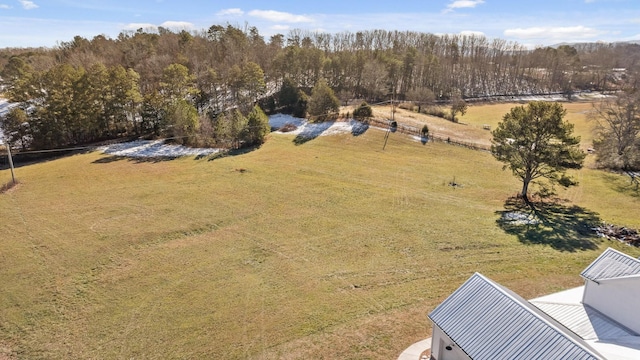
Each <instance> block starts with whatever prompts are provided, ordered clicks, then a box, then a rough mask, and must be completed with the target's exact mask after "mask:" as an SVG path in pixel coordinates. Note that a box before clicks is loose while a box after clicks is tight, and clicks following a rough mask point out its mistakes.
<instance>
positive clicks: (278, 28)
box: [271, 25, 291, 31]
mask: <svg viewBox="0 0 640 360" xmlns="http://www.w3.org/2000/svg"><path fill="white" fill-rule="evenodd" d="M271 29H272V30H276V31H285V30H289V29H291V27H290V26H289V25H273V26H271Z"/></svg>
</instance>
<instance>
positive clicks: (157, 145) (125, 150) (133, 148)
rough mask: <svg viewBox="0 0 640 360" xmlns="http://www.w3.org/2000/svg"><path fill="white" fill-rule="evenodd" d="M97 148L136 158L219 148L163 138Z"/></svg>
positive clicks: (207, 152)
mask: <svg viewBox="0 0 640 360" xmlns="http://www.w3.org/2000/svg"><path fill="white" fill-rule="evenodd" d="M98 150H100V151H102V152H103V153H105V154H108V155H114V156H124V157H137V158H160V157H167V158H176V157H180V156H202V155H205V156H206V155H211V154H215V153H218V152H220V151H221V149H205V148H190V147H186V146H182V145H169V144H165V143H164V140H153V141H152V140H135V141H131V142H126V143H120V144H113V145H107V146H102V147H100V148H99V149H98Z"/></svg>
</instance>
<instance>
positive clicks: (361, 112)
mask: <svg viewBox="0 0 640 360" xmlns="http://www.w3.org/2000/svg"><path fill="white" fill-rule="evenodd" d="M372 116H373V110H372V109H371V106H369V104H367V102H366V101H365V102H362V104H360V106H358V107H357V108H356V109H355V110H353V117H354V118H356V119H368V118H370V117H372Z"/></svg>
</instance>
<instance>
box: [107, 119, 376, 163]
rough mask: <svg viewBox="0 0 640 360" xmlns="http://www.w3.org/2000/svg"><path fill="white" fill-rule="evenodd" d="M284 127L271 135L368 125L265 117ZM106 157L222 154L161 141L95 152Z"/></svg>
mask: <svg viewBox="0 0 640 360" xmlns="http://www.w3.org/2000/svg"><path fill="white" fill-rule="evenodd" d="M287 124H291V125H295V126H296V127H297V128H296V130H293V131H290V132H287V133H283V132H280V131H275V132H274V133H275V134H293V135H298V136H302V137H308V138H314V137H318V136H326V135H336V134H344V133H354V134H356V133H363V132H364V131H366V130H367V128H368V125H366V124H362V123H360V122H358V121H355V120H349V121H348V122H347V121H345V122H324V123H317V124H316V123H308V122H307V121H306V120H305V119H300V118H296V117H293V116H291V115H283V114H276V115H273V116H270V117H269V125H270V126H271V127H272V128H274V129H279V128H281V127H283V126H285V125H287ZM98 150H99V151H101V152H103V153H104V154H107V155H114V156H123V157H133V158H163V157H164V158H176V157H181V156H208V155H212V154H216V153H219V152H221V151H222V149H215V148H190V147H186V146H182V145H170V144H165V143H164V140H153V141H151V140H136V141H131V142H126V143H119V144H113V145H106V146H102V147H100V148H98Z"/></svg>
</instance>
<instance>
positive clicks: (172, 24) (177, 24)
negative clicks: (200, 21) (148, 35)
mask: <svg viewBox="0 0 640 360" xmlns="http://www.w3.org/2000/svg"><path fill="white" fill-rule="evenodd" d="M160 26H162V27H164V28H173V29H193V28H194V26H193V24H192V23H190V22H187V21H165V22H163V23H162V24H160Z"/></svg>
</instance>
